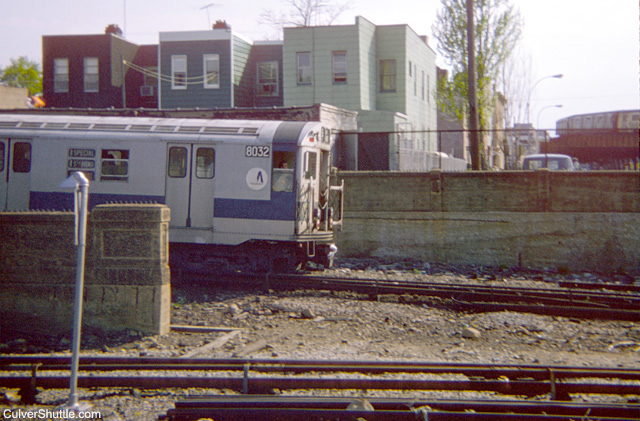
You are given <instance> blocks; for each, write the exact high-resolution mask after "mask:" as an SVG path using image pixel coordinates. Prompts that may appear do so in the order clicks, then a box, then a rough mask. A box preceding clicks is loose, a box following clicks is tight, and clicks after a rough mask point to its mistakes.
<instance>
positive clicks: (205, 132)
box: [0, 114, 343, 273]
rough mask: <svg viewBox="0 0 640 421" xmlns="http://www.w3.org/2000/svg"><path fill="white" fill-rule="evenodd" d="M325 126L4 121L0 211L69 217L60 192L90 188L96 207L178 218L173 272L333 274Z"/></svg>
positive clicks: (334, 207)
mask: <svg viewBox="0 0 640 421" xmlns="http://www.w3.org/2000/svg"><path fill="white" fill-rule="evenodd" d="M333 146H334V138H333V137H332V134H331V131H330V130H329V129H328V128H327V127H325V126H323V124H321V123H319V122H295V121H253V120H205V119H167V118H143V117H89V116H64V115H49V116H45V115H26V114H25V115H21V114H4V115H0V210H5V211H12V210H28V209H31V210H70V209H73V206H74V204H73V203H74V202H73V195H72V194H71V193H70V191H69V190H68V189H64V188H61V187H60V184H61V182H62V181H64V180H65V179H66V178H67V177H68V176H69V175H70V174H72V173H73V172H76V171H82V172H83V173H84V174H85V175H86V177H87V178H88V179H89V182H90V186H89V208H90V209H91V208H92V207H93V206H96V205H98V204H103V203H161V204H166V205H167V206H168V207H169V208H170V209H171V222H170V225H169V241H170V256H171V262H170V264H171V268H172V271H174V270H176V271H178V272H180V271H188V272H206V273H212V272H215V271H219V270H232V271H234V270H246V271H280V272H281V271H288V270H292V269H294V268H296V267H299V266H300V265H301V264H305V263H306V262H309V261H314V262H316V263H321V264H323V265H325V266H331V264H332V261H333V256H334V255H335V253H336V251H337V249H336V246H335V235H336V233H337V231H338V230H339V229H340V228H341V226H342V203H343V185H337V183H335V182H334V183H332V181H335V179H336V176H335V172H334V171H332V165H331V164H332V160H333V158H332V149H333Z"/></svg>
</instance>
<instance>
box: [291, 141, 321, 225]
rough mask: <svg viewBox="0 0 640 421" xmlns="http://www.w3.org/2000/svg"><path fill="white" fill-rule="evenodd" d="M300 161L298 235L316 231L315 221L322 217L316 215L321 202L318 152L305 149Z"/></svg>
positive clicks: (297, 213) (297, 214)
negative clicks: (319, 201)
mask: <svg viewBox="0 0 640 421" xmlns="http://www.w3.org/2000/svg"><path fill="white" fill-rule="evenodd" d="M300 153H301V154H302V155H301V157H302V159H299V160H298V161H299V164H298V165H299V167H300V168H299V173H300V174H302V176H301V177H299V184H298V199H297V212H296V232H297V233H298V235H301V234H311V232H312V231H313V229H314V220H315V219H316V218H318V217H319V216H320V215H319V214H316V213H317V209H318V200H319V181H318V178H319V177H318V176H319V173H318V168H319V166H318V152H317V151H315V150H313V149H306V148H303V149H302V150H301V152H300Z"/></svg>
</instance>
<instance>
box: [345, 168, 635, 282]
mask: <svg viewBox="0 0 640 421" xmlns="http://www.w3.org/2000/svg"><path fill="white" fill-rule="evenodd" d="M339 176H340V177H341V178H342V179H344V181H345V221H344V230H343V232H342V233H341V234H340V235H339V242H338V247H339V249H340V256H345V257H353V256H375V257H401V258H404V257H410V258H415V259H423V260H426V261H429V262H437V263H453V264H475V265H486V266H501V265H505V266H522V267H531V268H545V267H546V268H553V269H556V268H566V269H570V270H575V271H598V272H615V271H620V270H624V271H628V270H637V269H640V174H638V173H637V172H636V173H634V172H590V173H586V172H571V173H569V172H553V171H535V172H529V171H517V172H515V171H514V172H499V173H495V172H473V173H471V172H469V173H442V172H440V171H433V172H430V173H420V174H415V173H411V174H409V173H381V172H370V173H362V172H342V173H340V174H339Z"/></svg>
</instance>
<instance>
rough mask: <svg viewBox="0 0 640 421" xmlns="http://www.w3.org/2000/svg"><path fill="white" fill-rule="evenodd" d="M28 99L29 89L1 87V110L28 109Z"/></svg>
mask: <svg viewBox="0 0 640 421" xmlns="http://www.w3.org/2000/svg"><path fill="white" fill-rule="evenodd" d="M28 98H29V91H28V90H27V88H14V87H12V86H3V85H0V109H12V108H28V106H27V99H28Z"/></svg>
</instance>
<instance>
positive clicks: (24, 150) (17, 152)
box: [13, 142, 31, 172]
mask: <svg viewBox="0 0 640 421" xmlns="http://www.w3.org/2000/svg"><path fill="white" fill-rule="evenodd" d="M29 171H31V144H30V143H26V142H16V143H15V145H14V146H13V172H29Z"/></svg>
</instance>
